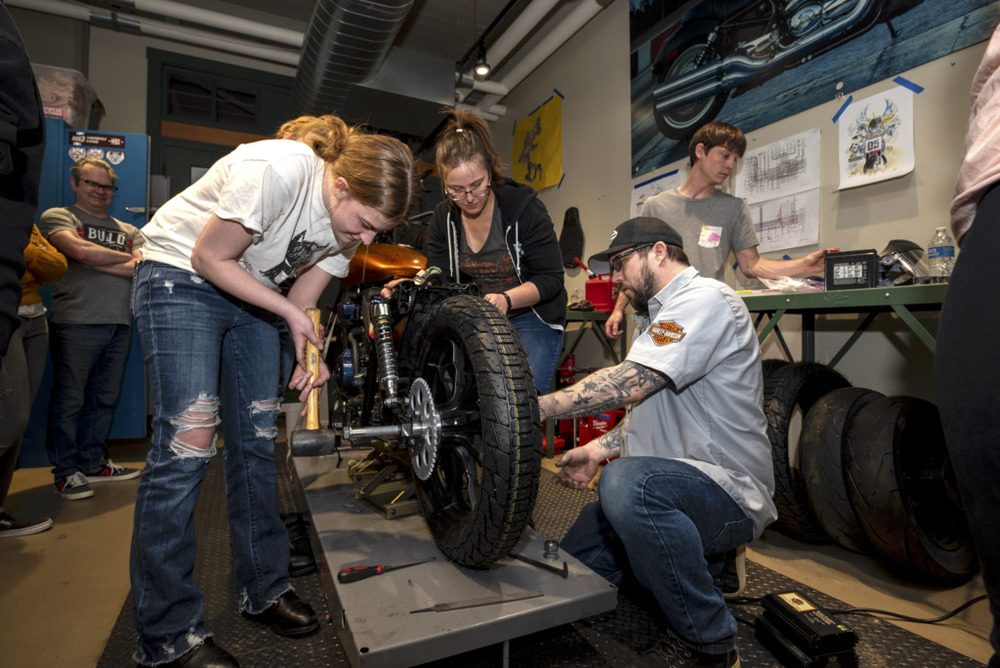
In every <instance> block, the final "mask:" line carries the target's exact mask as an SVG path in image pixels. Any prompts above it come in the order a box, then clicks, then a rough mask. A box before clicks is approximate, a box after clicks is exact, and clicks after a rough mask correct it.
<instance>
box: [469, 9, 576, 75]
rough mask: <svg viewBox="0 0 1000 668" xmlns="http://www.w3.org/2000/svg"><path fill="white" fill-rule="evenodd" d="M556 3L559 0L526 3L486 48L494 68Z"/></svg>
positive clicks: (489, 60) (487, 56) (487, 55)
mask: <svg viewBox="0 0 1000 668" xmlns="http://www.w3.org/2000/svg"><path fill="white" fill-rule="evenodd" d="M558 4H559V0H534V1H533V2H530V3H528V6H527V7H525V8H524V11H522V12H521V13H520V14H518V16H517V18H516V19H514V21H513V22H512V23H511V24H510V26H509V27H508V28H507V29H506V30H504V31H503V33H501V34H500V36H499V37H497V39H496V41H494V42H493V44H492V45H490V47H489V48H488V49H487V50H486V59H487V61H488V62H490V63H492V64H493V67H494V69H495V68H496V67H497V65H499V64H500V63H502V62H503V60H504V58H506V57H507V56H509V55H510V54H511V52H512V51H513V50H514V49H516V48H517V45H518V44H520V43H521V41H522V40H524V38H525V37H527V36H528V34H529V33H530V32H531V31H532V30H534V29H535V28H536V27H537V26H538V25H539V24H540V23H541V22H542V21H543V20H544V19H545V17H546V16H548V14H549V12H551V11H552V9H553V8H555V6H556V5H558Z"/></svg>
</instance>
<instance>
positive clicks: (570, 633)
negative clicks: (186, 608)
mask: <svg viewBox="0 0 1000 668" xmlns="http://www.w3.org/2000/svg"><path fill="white" fill-rule="evenodd" d="M279 448H280V449H281V450H282V451H283V450H284V448H283V445H282V444H279ZM281 464H282V475H281V484H280V503H281V510H282V512H286V513H288V512H305V511H306V510H307V508H306V507H305V504H304V502H303V501H302V498H301V494H300V493H299V492H298V486H297V484H293V483H292V481H291V480H290V477H289V476H290V475H293V474H290V473H289V467H287V466H285V465H284V462H283V461H282V462H281ZM541 480H542V482H541V486H540V488H539V496H538V503H537V505H536V509H535V517H534V523H535V528H536V530H537V531H538V532H539V533H540V534H542V535H543V536H546V537H550V538H556V539H558V538H561V537H562V535H563V534H564V533H565V532H566V530H567V529H568V528H569V526H570V525H571V524H572V522H573V520H574V519H575V518H576V515H577V514H578V513H579V511H580V508H582V507H583V505H584V504H586V503H587V502H589V501H593V500H595V499H596V494H595V493H594V492H591V491H574V490H570V489H567V488H564V487H558V486H556V485H554V484H552V474H551V473H550V472H548V471H542V478H541ZM225 503H226V500H225V489H224V485H223V482H222V468H221V458H219V457H216V459H215V460H214V461H213V462H212V464H211V465H210V466H209V469H208V475H206V477H205V482H204V484H203V485H202V489H201V494H200V497H199V499H198V504H197V506H196V508H195V524H196V534H197V537H198V559H197V563H196V565H195V574H194V577H195V580H196V581H197V582H198V584H199V586H200V587H201V589H202V592H203V593H204V595H205V626H206V628H207V629H208V630H210V631H211V632H213V633H214V634H215V635H216V641H217V642H218V643H219V644H220V645H222V646H223V647H225V648H226V649H227V650H229V651H230V652H232V653H233V655H235V656H236V658H237V659H238V660H239V662H240V665H241V666H243V667H244V668H257V667H259V668H264V667H267V668H270V667H272V666H297V667H302V668H307V667H310V666H349V665H350V661H349V660H348V658H347V655H346V654H345V652H344V650H343V647H342V646H341V644H340V642H339V640H338V638H337V635H336V633H335V632H334V631H333V629H332V628H331V627H329V626H327V625H324V626H323V627H322V628H321V629H320V631H319V632H318V633H317V634H315V635H313V636H309V637H306V638H300V639H289V638H283V637H281V636H278V635H275V634H274V633H272V632H271V631H270V630H269V629H267V628H265V627H262V626H260V625H257V624H253V623H251V622H248V621H246V620H245V619H243V618H242V617H241V616H240V614H239V606H238V603H237V599H236V591H235V585H234V583H233V579H232V573H231V571H230V568H229V539H228V528H227V521H226V512H225ZM385 521H390V520H385ZM326 576H327V573H326V570H325V568H323V567H322V563H321V568H320V569H319V570H318V571H317V572H315V573H312V574H310V575H306V576H303V577H300V578H296V579H295V580H293V584H294V586H295V589H296V591H297V592H298V593H299V595H300V596H301V597H302V598H303V599H304V600H306V601H308V602H309V603H311V604H312V606H313V607H314V608H315V609H316V612H317V614H319V615H320V616H321V618H323V619H326V618H327V616H328V606H327V603H326V600H325V597H324V593H323V586H322V584H321V582H322V580H321V578H323V577H326ZM787 590H795V591H798V592H800V593H802V594H804V595H805V596H807V597H809V598H810V599H811V600H812V601H813V602H815V603H817V604H819V605H821V606H824V607H830V608H844V607H847V606H846V604H844V603H842V602H841V601H838V600H836V599H834V598H831V597H829V596H826V595H824V594H821V593H819V592H817V591H815V590H813V589H810V588H808V587H803V586H802V585H800V584H799V583H797V582H795V581H794V580H791V579H789V578H786V577H784V576H782V575H780V574H779V573H776V572H774V571H772V570H770V569H767V568H764V567H763V566H759V565H756V564H753V563H749V562H748V563H747V588H746V591H745V592H744V596H745V597H747V598H758V597H761V596H763V595H765V594H767V593H769V592H773V591H787ZM730 608H731V610H732V612H733V615H734V616H735V617H736V619H737V620H738V621H740V622H741V623H740V624H739V637H738V640H737V646H738V648H739V651H740V655H741V657H742V663H743V666H744V668H771V667H775V668H776V667H778V666H780V664H779V663H778V661H777V660H776V659H775V658H774V657H773V656H772V655H771V654H770V653H769V652H768V651H767V650H766V649H765V648H764V647H763V646H762V645H761V644H760V643H759V642H758V641H757V640H756V639H755V638H754V631H753V620H754V619H755V618H756V616H757V615H758V614H760V612H761V609H760V606H759V605H757V604H746V605H731V606H730ZM131 611H132V597H131V595H129V597H128V599H127V600H126V601H125V605H124V606H123V608H122V612H121V614H120V615H119V616H118V620H117V621H116V623H115V626H114V628H113V629H112V631H111V636H110V638H109V639H108V643H107V645H106V646H105V648H104V653H103V654H102V655H101V658H100V661H99V662H98V666H99V667H101V668H118V667H121V666H132V665H135V664H134V662H133V661H132V653H133V651H134V650H135V644H136V632H135V625H134V622H133V620H132V612H131ZM838 621H843V622H845V623H846V624H848V625H849V626H850V627H851V628H853V629H854V630H855V631H856V633H857V635H858V638H859V641H858V645H857V655H858V665H859V666H860V668H897V667H903V668H906V667H910V666H912V667H914V668H916V667H920V668H926V667H927V666H934V667H935V668H966V667H972V666H982V665H983V664H980V663H978V662H976V661H973V660H972V659H969V658H967V657H964V656H962V655H961V654H958V653H956V652H953V651H951V650H949V649H947V648H944V647H942V646H940V645H937V644H935V643H933V642H931V641H929V640H926V639H924V638H921V637H920V636H917V635H915V634H913V633H910V632H908V631H905V630H903V629H901V628H899V627H897V626H895V625H893V624H890V623H888V622H885V621H883V620H880V619H877V618H875V617H871V616H866V615H845V616H839V617H838ZM662 633H663V631H662V628H661V626H660V625H659V623H658V620H657V619H656V616H655V613H654V614H651V613H650V612H649V608H648V607H645V606H643V605H641V604H640V603H639V602H637V601H634V600H632V599H630V598H629V597H626V596H623V595H619V597H618V607H617V608H616V609H615V610H613V611H611V612H608V613H605V614H603V615H598V616H595V617H590V618H587V619H583V620H580V621H578V622H576V623H573V624H566V625H562V626H557V627H555V628H552V629H547V630H543V631H539V632H538V633H535V634H531V635H528V636H523V637H520V638H514V639H511V640H510V642H509V647H508V657H509V665H511V666H516V667H517V668H522V667H528V666H545V667H548V666H581V667H583V666H594V667H604V666H625V665H628V664H629V663H630V662H631V661H633V660H634V659H635V658H636V656H637V655H638V654H639V653H641V652H642V651H644V650H646V649H648V648H649V647H651V646H653V645H654V644H655V643H656V642H657V640H659V639H660V637H661V636H662ZM502 657H503V653H502V648H501V646H499V645H493V646H490V647H484V648H482V649H480V650H476V651H474V652H468V653H465V654H461V655H458V656H453V657H449V658H448V659H442V660H441V661H438V662H435V663H433V664H427V665H428V666H435V667H441V668H444V667H445V666H448V667H452V666H468V667H479V666H482V667H483V668H487V667H489V668H495V667H496V666H498V665H502Z"/></svg>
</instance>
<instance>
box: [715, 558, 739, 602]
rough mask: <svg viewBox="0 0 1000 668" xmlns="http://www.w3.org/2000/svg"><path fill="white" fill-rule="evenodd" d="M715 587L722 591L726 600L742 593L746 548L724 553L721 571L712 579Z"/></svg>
mask: <svg viewBox="0 0 1000 668" xmlns="http://www.w3.org/2000/svg"><path fill="white" fill-rule="evenodd" d="M714 581H715V586H716V587H718V588H719V589H721V590H722V595H723V596H725V597H726V598H733V597H735V596H739V595H740V594H742V593H743V590H744V589H745V588H746V586H747V546H746V545H740V546H739V547H738V548H736V549H735V550H730V551H729V552H726V557H725V559H724V560H723V562H722V571H721V572H720V573H719V574H718V575H716V576H715V578H714Z"/></svg>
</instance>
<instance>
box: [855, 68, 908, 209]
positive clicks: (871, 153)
mask: <svg viewBox="0 0 1000 668" xmlns="http://www.w3.org/2000/svg"><path fill="white" fill-rule="evenodd" d="M837 125H838V126H839V132H840V156H839V160H838V163H839V165H840V189H841V190H844V189H846V188H854V187H856V186H863V185H867V184H869V183H877V182H878V181H886V180H888V179H894V178H896V177H899V176H903V175H905V174H909V173H910V172H912V171H913V91H911V90H910V89H908V88H903V87H902V86H897V87H895V88H892V89H890V90H888V91H886V92H884V93H879V94H878V95H872V96H871V97H869V98H865V99H864V100H859V101H857V102H854V103H852V104H851V105H850V106H848V107H847V108H846V109H844V110H843V111H842V112H841V114H840V118H839V119H838V121H837Z"/></svg>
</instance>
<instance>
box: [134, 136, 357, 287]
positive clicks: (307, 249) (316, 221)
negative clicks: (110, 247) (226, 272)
mask: <svg viewBox="0 0 1000 668" xmlns="http://www.w3.org/2000/svg"><path fill="white" fill-rule="evenodd" d="M325 167H326V163H325V162H324V161H323V160H322V159H320V158H319V157H318V156H317V155H316V154H315V153H313V151H312V149H311V148H309V147H308V146H306V145H305V144H302V143H300V142H296V141H291V140H285V139H270V140H265V141H259V142H254V143H252V144H243V145H242V146H239V147H238V148H237V149H236V150H235V151H233V152H232V153H230V154H229V155H227V156H225V157H224V158H222V159H220V160H219V161H218V162H216V163H215V164H214V165H212V167H211V169H209V170H208V172H206V174H205V175H204V176H203V177H201V178H200V179H198V181H196V182H195V183H193V184H191V186H189V187H188V188H187V189H185V190H184V191H183V192H181V193H180V194H178V195H177V196H175V197H174V198H172V199H171V200H170V201H169V202H167V203H166V204H164V205H163V206H162V207H160V209H159V210H158V211H157V212H156V215H154V216H153V220H152V221H150V222H149V224H148V225H146V226H145V227H144V228H143V229H142V233H143V236H144V237H145V239H146V244H145V246H144V247H143V250H142V253H143V257H144V258H145V259H147V260H150V261H155V262H163V263H164V264H169V265H171V266H174V267H180V268H182V269H187V270H188V271H191V272H194V268H193V267H192V266H191V254H192V252H193V250H194V244H195V242H196V241H197V240H198V236H199V235H200V234H201V232H202V230H203V229H204V227H205V224H206V223H207V222H208V220H209V218H210V217H211V216H212V214H215V215H216V216H218V217H219V218H221V219H223V220H232V221H236V222H238V223H240V224H241V225H242V226H243V227H245V228H246V229H247V230H249V231H250V232H252V233H253V242H252V243H251V245H250V247H249V248H247V250H246V251H245V252H244V253H243V256H242V257H241V258H240V264H241V265H242V266H243V268H244V269H246V270H247V271H248V272H249V273H250V274H251V275H252V276H253V277H254V278H256V279H257V280H258V281H260V282H261V283H263V284H264V285H266V286H268V287H276V286H278V285H280V284H281V283H282V282H284V281H285V280H286V279H288V278H291V277H294V276H296V275H297V274H298V273H299V272H300V271H302V270H303V269H306V268H308V267H310V266H312V265H314V264H315V265H319V267H320V268H321V269H322V270H323V271H325V272H327V273H328V274H331V275H332V276H346V275H347V269H348V266H349V265H350V262H351V256H352V255H353V254H354V249H355V248H357V245H356V244H355V245H354V246H350V247H348V248H341V247H340V245H339V243H338V242H337V240H336V238H335V237H334V235H333V227H332V222H331V220H330V212H329V211H327V209H326V207H325V206H324V204H323V173H324V169H325Z"/></svg>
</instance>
